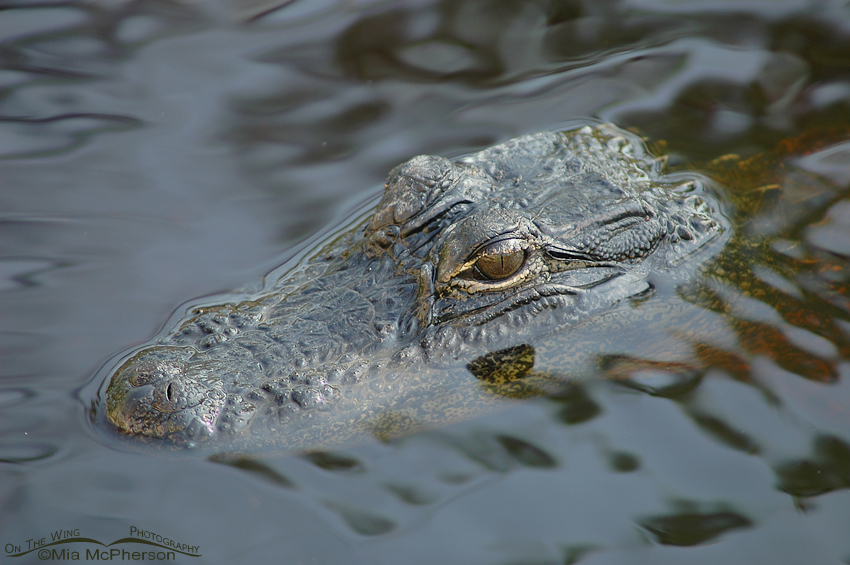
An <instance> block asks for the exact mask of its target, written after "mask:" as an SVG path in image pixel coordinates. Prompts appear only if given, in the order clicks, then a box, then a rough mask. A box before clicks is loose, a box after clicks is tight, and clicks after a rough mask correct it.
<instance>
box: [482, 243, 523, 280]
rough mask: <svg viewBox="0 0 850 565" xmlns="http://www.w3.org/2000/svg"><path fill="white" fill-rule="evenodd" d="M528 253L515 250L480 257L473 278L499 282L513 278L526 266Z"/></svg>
mask: <svg viewBox="0 0 850 565" xmlns="http://www.w3.org/2000/svg"><path fill="white" fill-rule="evenodd" d="M525 259H526V253H525V250H523V249H515V250H513V251H506V252H504V253H489V254H487V255H482V256H481V257H479V258H478V259H477V260H476V261H475V264H474V268H473V270H472V274H473V277H474V278H475V279H477V280H480V281H498V280H503V279H506V278H508V277H511V276H513V275H514V274H516V272H517V271H519V270H520V269H521V268H522V266H523V265H524V264H525Z"/></svg>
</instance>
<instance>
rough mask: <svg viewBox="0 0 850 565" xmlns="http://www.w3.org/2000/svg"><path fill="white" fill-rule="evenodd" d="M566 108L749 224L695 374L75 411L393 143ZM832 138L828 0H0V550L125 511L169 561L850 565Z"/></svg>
mask: <svg viewBox="0 0 850 565" xmlns="http://www.w3.org/2000/svg"><path fill="white" fill-rule="evenodd" d="M589 118H590V119H597V120H603V121H611V122H613V123H616V124H617V125H619V126H621V127H636V128H639V130H640V132H641V133H642V134H643V135H646V136H647V137H648V138H650V140H651V141H652V147H653V148H654V149H655V150H658V151H663V152H665V153H668V154H669V155H670V157H669V159H670V160H669V165H670V166H671V167H672V168H674V169H675V168H681V167H689V166H698V167H699V168H700V169H701V170H704V171H706V173H707V174H709V175H712V176H715V177H716V178H718V179H720V180H721V181H722V182H723V184H724V185H725V190H726V194H725V196H726V198H727V199H728V201H729V202H730V203H731V209H732V210H733V213H734V215H735V218H736V221H737V222H738V223H739V224H740V226H741V227H740V230H739V233H741V234H744V235H746V236H748V237H749V239H748V238H747V237H743V236H742V237H741V238H739V239H737V240H736V242H735V243H734V245H733V247H735V250H734V253H733V254H732V256H733V257H737V258H738V259H740V258H742V257H743V258H749V259H750V262H749V264H748V265H747V266H745V267H742V266H741V264H740V263H738V262H736V261H734V260H733V259H728V260H725V261H727V262H726V263H724V262H723V261H724V260H721V261H720V262H719V264H718V266H716V267H715V269H714V271H713V274H712V278H711V281H713V282H712V283H711V284H710V285H708V288H707V290H706V292H705V293H704V295H702V296H701V297H700V300H701V301H702V303H704V305H705V307H706V309H708V310H711V311H714V312H718V313H723V314H724V315H728V316H729V320H730V321H729V332H728V335H727V336H726V338H727V342H728V346H727V347H726V348H724V347H721V346H719V345H716V344H715V345H714V346H713V349H712V348H709V347H707V346H706V347H704V348H703V349H700V353H699V356H700V358H701V359H702V360H703V362H702V366H701V367H700V368H699V370H698V378H697V379H695V380H693V382H692V386H690V387H689V388H688V389H687V390H684V391H682V390H677V391H671V390H667V389H664V388H663V387H661V388H659V387H654V386H652V383H651V381H652V376H651V375H650V376H649V377H647V378H648V381H641V382H644V384H645V383H646V382H649V384H646V386H643V385H641V384H640V382H638V383H637V385H640V386H635V383H631V384H632V385H633V386H625V384H624V382H620V381H617V380H612V379H596V380H592V381H590V382H588V383H587V384H586V385H583V386H581V387H576V389H575V390H574V391H572V392H571V393H570V394H567V395H564V396H562V397H559V398H556V399H550V400H547V399H540V400H535V401H530V402H527V403H524V404H522V405H520V406H518V407H517V408H515V409H512V410H509V411H507V412H501V413H498V414H493V415H491V416H488V417H484V418H480V419H477V420H474V421H471V422H467V423H465V424H461V425H455V426H452V427H449V428H446V429H442V430H435V431H433V432H428V433H424V434H420V435H417V436H412V437H409V438H405V439H402V440H398V441H394V442H391V443H387V444H383V443H375V444H372V445H367V446H362V447H357V448H351V449H348V450H343V451H339V452H335V453H332V454H327V453H326V454H314V455H311V456H302V457H297V456H283V457H276V458H271V459H265V460H262V461H243V462H240V463H239V464H238V465H235V466H234V465H223V464H218V463H213V462H209V461H204V460H185V461H180V460H176V461H175V460H164V459H159V458H156V457H151V456H148V455H144V454H136V453H128V452H125V451H122V450H118V449H115V448H114V447H113V446H111V445H106V444H104V443H103V442H102V441H100V439H99V438H98V437H97V436H95V435H94V434H93V433H92V431H91V429H90V426H89V424H88V422H87V420H86V416H85V409H86V406H85V404H86V403H87V402H88V400H89V399H88V398H86V397H85V394H82V393H80V392H79V391H80V390H81V388H82V387H84V386H86V385H90V384H91V383H90V381H91V378H92V375H93V374H94V373H95V372H96V371H97V370H98V369H99V368H100V367H101V366H102V365H103V364H104V363H105V362H106V361H107V359H109V358H110V357H111V356H112V355H114V354H116V353H118V352H120V351H122V350H125V349H127V348H128V347H131V346H134V345H137V344H139V343H142V342H144V341H146V340H148V339H149V338H150V337H151V336H152V335H154V334H155V333H156V332H157V331H158V330H159V328H160V327H161V325H162V324H163V323H164V322H165V321H166V320H167V319H168V317H169V316H170V314H171V313H172V312H173V311H174V309H175V308H176V307H177V306H178V305H180V304H182V303H184V302H186V301H187V300H190V299H193V298H196V297H199V296H202V295H205V294H210V293H216V292H223V291H227V290H229V289H233V288H239V287H242V288H246V287H247V288H251V285H254V286H255V287H256V285H257V284H258V281H259V280H260V279H261V277H262V275H263V274H264V273H266V272H267V271H269V270H270V269H271V268H273V267H274V266H276V265H277V264H279V263H281V262H282V261H283V260H284V259H286V258H287V257H288V254H289V253H291V251H290V250H291V248H292V246H293V245H295V244H296V243H297V242H299V241H301V240H303V239H304V238H305V237H307V236H308V235H310V234H311V233H313V232H315V231H316V230H318V229H321V228H322V227H323V226H326V225H327V224H328V223H330V222H332V221H334V220H335V219H339V218H342V217H344V216H345V214H346V212H347V211H350V210H351V209H354V208H355V207H356V206H358V205H359V204H360V203H362V202H363V201H364V200H367V199H369V198H371V197H373V196H374V195H375V194H377V192H378V191H379V190H380V186H381V183H382V182H383V179H384V177H385V175H386V172H387V171H388V170H389V169H390V168H391V167H392V166H393V165H395V164H397V163H399V162H401V161H403V160H406V159H408V158H409V157H411V156H413V155H416V154H420V153H436V154H440V155H445V156H456V155H460V154H463V153H468V152H471V151H475V150H479V149H481V148H483V147H486V146H488V145H491V144H493V143H496V142H500V141H504V140H506V139H508V138H510V137H513V136H515V135H519V134H523V133H530V132H534V131H539V130H548V129H561V128H565V127H569V126H570V125H572V124H575V123H577V122H579V121H583V120H587V119H589ZM848 132H850V6H848V4H847V3H846V2H839V1H832V2H830V1H821V2H802V1H791V0H789V1H763V2H758V1H752V2H744V3H742V2H707V1H706V2H686V1H673V0H669V1H651V0H633V1H622V2H609V1H599V2H590V1H587V2H578V1H573V2H571V1H566V2H556V1H544V0H540V1H526V2H519V1H517V2H508V1H502V0H479V1H472V0H470V1H449V0H446V1H444V2H434V1H431V0H422V1H409V2H378V1H373V2H368V1H359V2H356V1H349V2H344V1H341V0H340V1H333V0H296V1H294V2H289V3H286V5H283V6H280V7H278V8H277V9H275V7H274V6H273V5H271V4H263V3H262V1H261V0H256V1H253V2H249V1H245V2H242V3H241V4H240V3H238V2H237V0H232V1H230V2H229V1H226V0H219V1H217V2H216V1H209V2H200V1H189V0H186V1H183V2H177V1H165V0H139V1H130V2H124V1H121V0H101V1H92V2H51V1H45V2H35V1H32V2H2V3H0V332H2V333H0V461H2V463H0V476H2V478H0V544H2V545H3V546H4V547H5V550H6V553H4V554H2V558H3V559H4V560H5V561H6V562H9V563H33V562H37V561H39V558H38V552H31V553H29V554H27V555H25V556H22V557H9V556H8V554H9V553H10V552H13V551H14V550H11V549H10V547H11V546H15V545H17V546H18V547H21V548H22V549H23V550H25V549H27V540H30V539H39V538H41V537H46V538H47V541H48V542H49V541H50V532H55V531H56V530H74V529H78V530H79V535H81V536H82V537H89V538H94V539H97V540H99V541H101V542H103V543H106V544H108V543H111V542H112V541H114V540H117V539H119V538H123V537H127V536H128V535H129V533H130V528H131V527H136V528H139V529H143V530H148V531H152V532H155V533H157V534H159V535H161V536H164V537H168V538H171V539H173V540H175V541H177V542H179V543H186V544H189V545H195V546H200V549H199V552H200V553H201V554H202V555H203V557H200V558H193V557H187V556H178V560H179V561H181V562H204V563H233V562H238V563H488V564H489V563H493V564H520V563H523V564H530V563H541V564H543V563H545V564H548V563H574V562H581V563H587V564H594V565H595V564H603V563H606V564H607V563H643V562H645V563H676V564H681V563H688V564H690V563H718V562H727V563H771V564H776V563H804V562H805V563H847V562H850V491H848V487H850V414H848V407H850V388H848V387H850V385H848V379H850V363H848V358H850V337H849V336H850V298H848V296H850V293H848V287H847V284H848V279H850V268H848V261H847V259H848V257H850V199H848V192H847V189H848V184H850V141H847V140H848V139H850V134H848ZM729 154H734V155H735V157H730V158H723V156H725V155H729ZM747 241H757V242H758V241H761V243H747ZM663 377H664V376H663V375H662V376H661V377H660V378H661V380H662V381H663ZM9 544H11V546H10V545H9ZM54 547H56V548H57V549H61V548H62V547H64V546H54ZM76 547H77V548H78V549H79V548H84V547H94V546H91V545H89V546H83V545H79V546H76ZM119 547H120V546H119ZM124 547H128V546H124ZM129 547H130V548H133V547H141V546H129ZM84 557H85V554H83V558H84Z"/></svg>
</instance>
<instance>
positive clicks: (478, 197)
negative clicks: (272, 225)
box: [103, 126, 729, 454]
mask: <svg viewBox="0 0 850 565" xmlns="http://www.w3.org/2000/svg"><path fill="white" fill-rule="evenodd" d="M728 231H729V229H728V225H727V224H726V223H725V220H724V219H723V218H722V217H721V216H720V214H719V212H718V206H717V203H716V202H715V201H714V199H713V197H712V196H711V195H710V194H709V193H706V192H705V191H704V190H703V188H702V183H701V182H700V180H699V179H698V178H697V177H694V176H691V177H687V178H685V177H683V176H681V175H680V176H678V177H676V178H665V177H663V176H662V175H661V174H660V172H659V164H658V162H657V161H656V160H653V159H650V158H649V157H647V156H646V155H644V152H643V149H642V145H641V144H640V142H639V140H637V139H636V138H634V136H632V135H630V134H627V133H625V132H622V131H619V130H617V129H615V128H612V127H608V126H599V127H596V128H590V127H585V128H581V129H578V130H575V131H570V132H566V133H540V134H535V135H529V136H524V137H520V138H517V139H514V140H511V141H508V142H506V143H504V144H501V145H497V146H495V147H492V148H490V149H487V150H485V151H482V152H480V153H476V154H474V155H471V156H468V157H465V158H461V159H458V160H457V161H455V162H450V161H448V160H447V159H444V158H441V157H433V156H420V157H415V158H413V159H411V160H410V161H408V162H407V163H404V164H402V165H400V166H398V167H396V168H395V169H394V170H393V171H391V173H390V175H389V178H388V180H387V186H386V189H385V192H384V196H383V199H382V200H381V202H380V203H379V204H378V206H377V209H376V210H375V212H374V214H373V215H372V217H371V219H370V220H369V221H368V223H367V224H364V225H359V226H357V227H355V228H353V229H350V230H348V231H347V232H344V233H342V234H337V235H335V236H333V237H332V238H330V241H327V242H326V243H325V244H324V245H323V246H321V247H320V248H317V249H316V250H315V251H314V252H313V253H312V255H311V256H309V257H308V258H307V259H305V260H304V261H302V262H301V264H300V265H298V266H296V267H295V268H294V269H292V270H291V271H289V272H288V273H287V274H285V275H284V276H283V277H282V278H281V279H280V280H279V282H278V283H277V284H276V285H275V287H274V288H273V289H272V290H271V291H266V292H264V293H261V294H259V295H255V296H248V297H245V298H244V300H242V301H241V302H229V303H226V304H222V305H219V306H213V307H204V308H197V309H195V310H194V311H192V312H191V313H190V314H189V315H188V317H187V318H186V319H185V320H184V321H182V322H181V323H180V324H179V325H178V327H177V328H176V329H175V330H173V331H172V332H171V333H169V334H167V335H166V336H164V337H163V338H161V339H159V340H158V341H157V342H156V343H154V344H151V345H148V346H146V347H143V348H142V349H141V350H139V351H138V352H136V353H135V354H134V355H132V356H131V357H130V358H129V359H127V360H126V361H125V362H124V363H123V364H121V366H120V367H118V368H117V370H115V371H114V373H112V374H111V376H110V377H109V383H108V386H107V387H106V390H105V411H103V412H104V418H103V421H104V423H105V424H106V425H107V426H109V427H113V428H114V429H116V430H118V431H119V432H120V433H121V435H122V436H125V437H128V438H134V440H140V441H141V442H142V443H147V444H155V445H159V446H167V447H174V448H192V449H193V450H194V451H195V452H198V453H205V454H206V453H221V452H230V453H233V452H238V453H243V452H258V451H279V450H287V449H309V448H318V447H328V446H332V445H340V444H344V443H351V442H356V441H361V440H363V439H365V438H367V437H371V436H378V437H382V438H383V437H392V436H397V435H401V434H404V433H408V432H410V431H413V430H416V429H420V428H421V427H423V426H433V425H438V424H441V423H446V422H451V421H456V420H459V419H463V418H468V417H470V416H472V415H474V414H476V413H478V412H480V411H481V410H487V409H491V408H492V407H494V406H497V405H499V404H502V403H504V402H507V401H509V398H510V397H516V396H524V395H527V394H535V393H536V392H537V391H539V390H540V387H541V386H542V387H543V388H545V386H546V385H545V383H544V382H543V381H542V380H541V379H539V378H537V377H536V376H535V375H530V376H529V373H531V368H532V366H534V364H535V360H534V359H535V348H537V350H538V351H537V356H538V358H539V359H543V358H546V359H548V360H549V361H547V362H550V361H551V360H557V363H559V364H560V366H559V371H558V372H559V373H562V374H563V373H564V372H565V370H566V372H569V371H570V370H572V369H576V370H578V369H579V368H580V367H581V366H582V364H583V363H586V362H587V361H588V360H589V359H590V358H591V357H592V348H588V347H587V345H588V342H587V340H586V339H583V338H582V337H581V336H582V335H584V336H590V335H595V336H596V337H595V338H594V339H604V337H603V336H604V335H614V334H613V333H612V332H610V331H608V332H607V333H606V332H605V331H604V328H603V331H602V332H601V333H600V332H599V331H598V330H599V327H594V320H599V319H600V316H602V315H606V313H607V316H608V317H609V320H610V319H611V316H614V319H619V318H623V319H631V318H633V317H635V316H634V315H633V314H632V313H630V311H629V310H628V309H625V308H624V307H623V304H624V303H627V302H629V300H630V299H632V300H633V299H636V298H640V299H641V300H643V299H647V298H649V297H652V296H653V295H654V294H656V293H657V292H658V291H657V290H656V287H657V286H658V285H659V283H660V284H661V286H668V287H670V288H673V287H675V286H676V285H677V284H680V283H682V282H684V281H686V280H688V279H689V278H690V277H692V276H693V274H694V273H695V272H697V269H698V267H699V266H700V264H702V263H704V261H705V260H706V259H707V258H708V257H710V256H711V255H712V254H713V253H714V252H716V251H717V250H719V249H720V248H721V247H722V244H723V242H724V241H725V239H726V236H727V235H728ZM673 296H674V293H671V294H669V296H668V298H669V297H673ZM665 307H666V308H669V309H670V310H669V311H667V314H664V315H668V316H675V315H678V314H677V312H678V310H677V308H681V305H679V306H677V305H675V304H672V303H668V305H667V306H665ZM661 312H664V310H663V309H662V310H661ZM655 314H656V315H658V312H656V313H655ZM638 317H639V316H638ZM570 328H573V329H572V330H570V331H574V335H575V338H574V339H570V340H567V342H568V343H567V344H565V343H564V340H561V341H559V342H557V344H556V345H554V346H551V340H548V341H547V337H546V336H550V335H552V334H553V333H554V332H559V333H563V331H564V330H565V329H570ZM581 332H584V333H581ZM570 335H573V334H570ZM552 347H555V348H557V349H558V353H557V354H556V355H552V354H551V353H545V352H547V351H550V350H551V349H552ZM473 374H474V375H475V376H477V377H479V378H478V379H476V378H475V377H474V376H473Z"/></svg>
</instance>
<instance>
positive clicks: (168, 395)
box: [165, 383, 172, 401]
mask: <svg viewBox="0 0 850 565" xmlns="http://www.w3.org/2000/svg"><path fill="white" fill-rule="evenodd" d="M171 384H172V383H168V386H167V387H165V398H167V399H168V400H169V401H170V400H171V394H172V392H171Z"/></svg>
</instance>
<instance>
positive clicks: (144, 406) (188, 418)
mask: <svg viewBox="0 0 850 565" xmlns="http://www.w3.org/2000/svg"><path fill="white" fill-rule="evenodd" d="M185 355H186V352H184V351H181V350H180V349H179V348H161V347H160V348H153V349H149V350H146V351H142V352H141V353H139V354H137V355H136V356H134V357H132V358H131V359H129V360H128V361H126V362H125V363H124V365H123V366H122V367H121V368H120V369H119V370H118V372H117V373H116V375H115V377H114V378H113V379H112V381H111V382H110V384H109V389H108V391H107V398H108V402H107V412H108V415H109V417H110V419H111V420H112V421H113V422H115V423H116V424H118V426H119V428H120V429H121V430H122V431H124V432H127V433H130V434H134V435H142V436H147V437H153V438H169V439H170V440H171V441H174V442H175V443H178V444H189V443H192V442H194V441H200V440H204V439H207V438H209V437H210V436H212V435H213V434H214V433H215V429H216V420H217V419H218V416H219V414H220V413H221V411H222V410H223V409H224V406H225V401H226V398H227V397H226V395H225V393H224V392H222V391H221V390H219V389H217V388H216V387H214V386H210V385H208V384H205V383H204V382H202V381H201V380H199V379H198V378H196V377H193V376H191V375H188V374H187V370H186V368H187V365H186V362H185Z"/></svg>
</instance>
